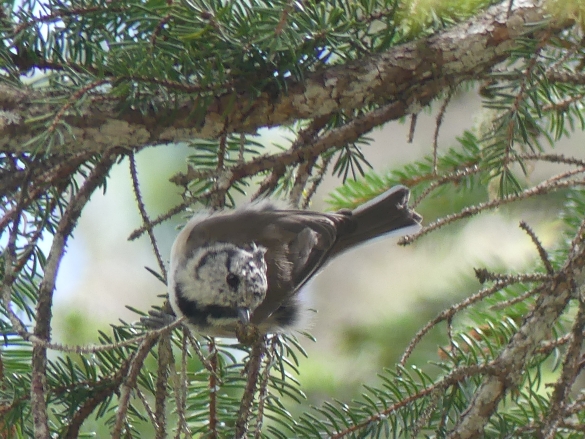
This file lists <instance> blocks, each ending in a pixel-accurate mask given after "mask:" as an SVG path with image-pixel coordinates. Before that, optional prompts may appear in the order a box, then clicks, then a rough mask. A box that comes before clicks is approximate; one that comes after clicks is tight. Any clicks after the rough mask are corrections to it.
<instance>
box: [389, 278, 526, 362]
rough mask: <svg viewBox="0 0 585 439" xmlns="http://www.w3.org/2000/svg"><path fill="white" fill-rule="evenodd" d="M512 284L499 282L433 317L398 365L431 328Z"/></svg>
mask: <svg viewBox="0 0 585 439" xmlns="http://www.w3.org/2000/svg"><path fill="white" fill-rule="evenodd" d="M513 283H516V281H515V280H509V281H508V282H506V281H499V282H497V283H496V284H495V285H493V286H491V287H490V288H485V289H483V290H481V291H479V292H477V293H475V294H473V295H472V296H469V297H467V298H465V299H464V300H462V301H461V302H459V303H456V304H455V305H453V306H451V307H450V308H448V309H446V310H444V311H443V312H441V313H440V314H439V315H438V316H437V317H435V318H434V319H433V320H431V321H430V322H428V323H427V324H426V325H425V326H424V327H423V328H422V329H420V330H419V331H418V332H417V333H416V335H415V336H414V337H413V339H412V340H411V342H410V343H409V344H408V346H407V347H406V349H405V350H404V353H403V354H402V357H401V358H400V361H399V362H398V364H399V365H400V366H402V367H405V365H406V362H407V361H408V358H409V357H410V355H411V354H412V351H414V348H415V347H416V346H417V345H418V343H419V342H420V341H421V340H422V338H423V337H424V336H425V335H426V334H427V332H429V331H430V330H431V329H432V328H434V327H435V326H437V324H439V323H440V322H442V321H445V320H447V321H448V320H449V319H451V318H452V317H453V316H454V315H455V314H457V313H458V312H459V311H461V310H462V309H465V308H468V307H469V306H471V305H473V304H474V303H476V302H479V301H480V300H483V299H485V298H486V297H489V296H491V295H492V294H495V293H497V292H498V291H500V290H501V289H502V288H505V287H507V286H508V285H511V284H513Z"/></svg>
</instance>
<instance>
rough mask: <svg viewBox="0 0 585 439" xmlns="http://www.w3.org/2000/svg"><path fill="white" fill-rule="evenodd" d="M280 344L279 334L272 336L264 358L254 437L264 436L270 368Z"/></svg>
mask: <svg viewBox="0 0 585 439" xmlns="http://www.w3.org/2000/svg"><path fill="white" fill-rule="evenodd" d="M277 344H278V335H275V336H273V337H272V340H271V341H270V350H268V351H267V352H266V358H265V360H264V362H265V366H264V370H263V371H262V376H261V377H260V382H259V384H258V389H259V391H258V411H257V413H256V428H255V429H254V438H255V439H259V438H260V437H262V424H263V421H264V406H265V404H266V397H267V395H268V382H269V379H270V370H271V369H272V366H274V364H275V362H274V357H275V355H276V352H275V351H276V346H277Z"/></svg>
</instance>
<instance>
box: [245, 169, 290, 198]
mask: <svg viewBox="0 0 585 439" xmlns="http://www.w3.org/2000/svg"><path fill="white" fill-rule="evenodd" d="M285 172H286V167H285V166H275V167H274V169H273V170H272V172H271V173H270V174H268V175H267V176H266V178H265V179H264V180H263V181H262V183H260V185H259V186H258V190H257V191H256V193H255V194H254V195H253V196H252V200H256V199H258V198H260V197H261V196H263V195H264V194H270V193H271V192H272V191H274V188H276V185H277V184H278V181H279V180H280V179H281V178H282V176H283V175H284V173H285Z"/></svg>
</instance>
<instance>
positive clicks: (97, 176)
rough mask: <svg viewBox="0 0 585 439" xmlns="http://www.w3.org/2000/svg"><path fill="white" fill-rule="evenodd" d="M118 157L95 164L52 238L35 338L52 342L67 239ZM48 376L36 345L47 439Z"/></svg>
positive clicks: (36, 390) (39, 414)
mask: <svg viewBox="0 0 585 439" xmlns="http://www.w3.org/2000/svg"><path fill="white" fill-rule="evenodd" d="M117 158H118V156H117V154H115V153H106V154H104V156H103V157H102V159H101V160H100V162H99V163H98V164H97V165H95V167H94V169H93V170H92V172H91V173H90V175H89V176H88V177H87V179H86V180H85V182H84V183H83V185H82V186H81V188H80V189H79V191H78V192H77V193H76V194H75V196H74V197H73V199H72V200H71V201H70V203H69V205H68V207H67V209H66V210H65V212H64V213H63V216H62V217H61V220H60V221H59V224H58V226H57V230H56V232H55V234H54V236H53V242H52V244H51V249H50V251H49V255H48V256H47V260H46V263H45V265H44V276H43V279H42V281H41V283H40V285H39V292H38V301H37V306H36V311H35V318H36V323H35V329H34V335H35V336H36V337H38V338H39V339H41V340H46V341H49V339H50V334H51V317H52V307H53V293H54V291H55V282H56V279H57V272H58V270H59V265H60V263H61V259H62V258H63V253H64V251H65V245H66V244H67V240H68V238H69V237H70V236H71V232H72V231H73V228H74V226H75V224H77V220H78V219H79V216H80V215H81V211H82V209H83V207H84V206H85V205H86V203H87V202H88V201H89V198H90V196H91V195H92V194H93V192H94V190H95V189H96V188H97V187H98V186H99V185H100V184H101V182H102V181H103V179H104V178H105V176H106V175H107V173H108V172H109V170H110V168H111V166H112V165H113V164H114V162H115V160H116V159H117ZM46 373H47V349H46V348H45V347H44V346H42V345H40V344H35V345H34V346H33V352H32V376H31V411H32V412H33V413H34V416H33V418H34V427H35V436H36V437H38V438H47V439H48V438H49V437H50V433H49V426H48V415H47V403H46V401H47V398H46V386H47V382H46V380H47V376H46Z"/></svg>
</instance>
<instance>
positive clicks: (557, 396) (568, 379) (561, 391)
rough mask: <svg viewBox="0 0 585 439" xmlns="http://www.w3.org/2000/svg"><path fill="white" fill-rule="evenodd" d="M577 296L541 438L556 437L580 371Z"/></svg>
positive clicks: (583, 316) (583, 310)
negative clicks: (567, 339)
mask: <svg viewBox="0 0 585 439" xmlns="http://www.w3.org/2000/svg"><path fill="white" fill-rule="evenodd" d="M579 298H580V300H579V311H578V312H577V316H576V317H575V323H574V324H573V328H572V330H571V336H572V339H571V342H570V343H569V346H568V349H567V352H566V354H565V358H564V360H563V365H562V370H561V376H560V377H559V379H558V380H557V382H556V383H555V385H554V391H553V393H552V395H551V398H550V404H549V410H548V414H547V416H546V418H545V419H543V423H544V426H543V428H542V436H541V437H542V438H543V439H553V438H554V437H556V433H557V428H558V426H559V423H560V422H561V420H562V419H563V416H564V413H565V411H564V408H565V406H566V404H567V399H568V398H569V393H570V391H571V387H572V385H573V383H574V382H575V380H576V379H577V375H578V374H579V372H580V367H579V362H580V358H581V350H582V345H583V338H584V333H583V330H584V329H585V304H584V302H583V297H582V296H581V295H580V296H579Z"/></svg>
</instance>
